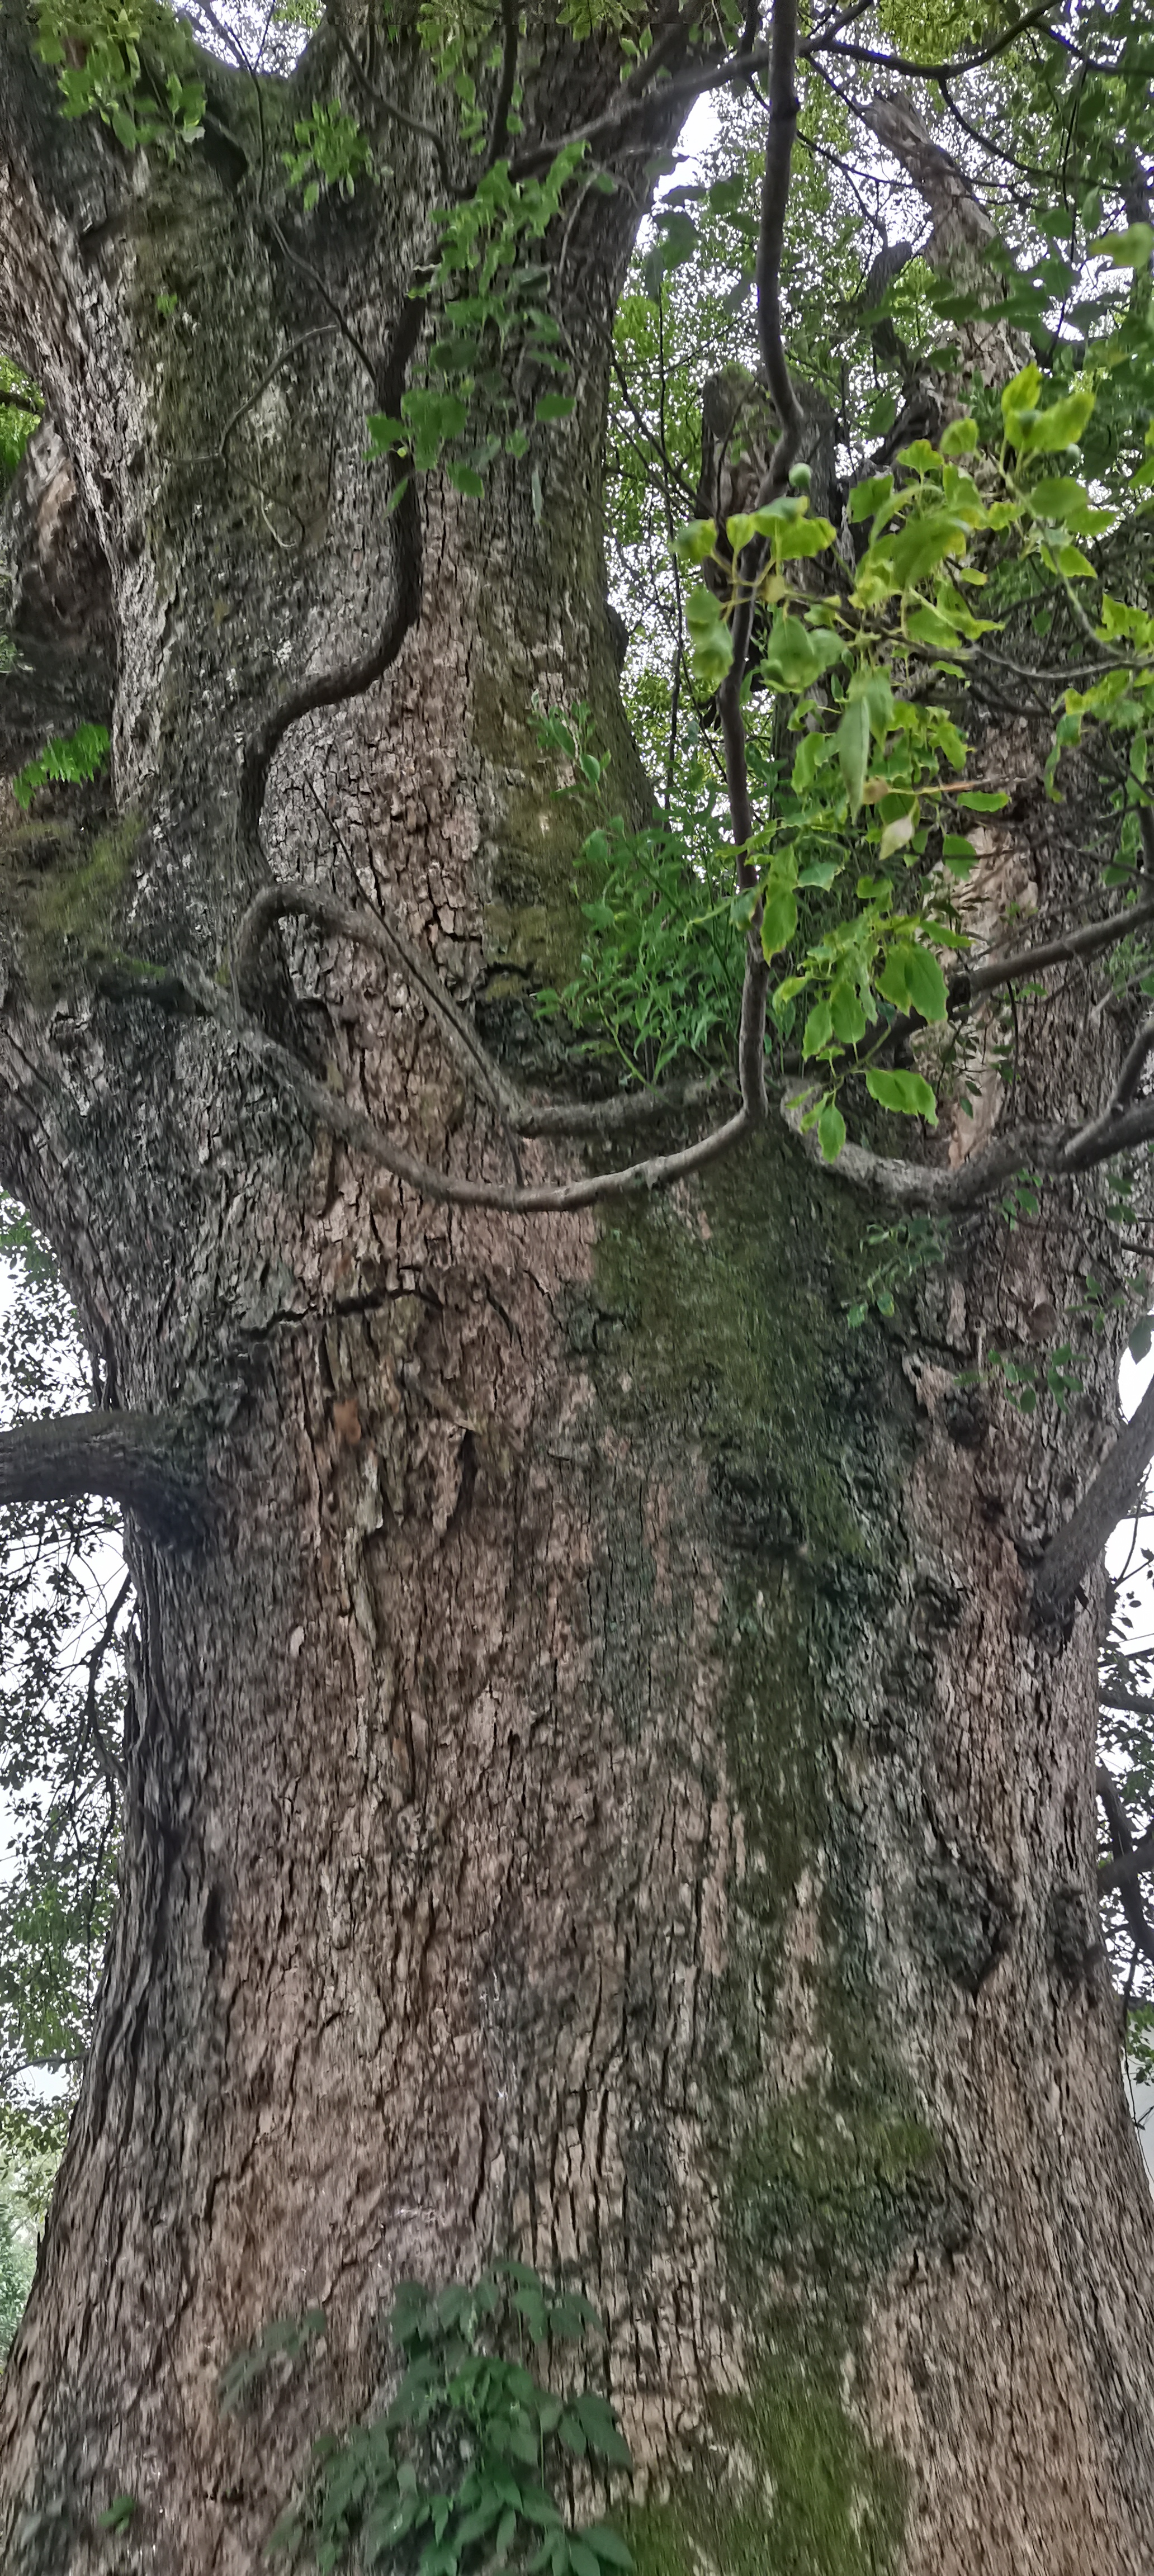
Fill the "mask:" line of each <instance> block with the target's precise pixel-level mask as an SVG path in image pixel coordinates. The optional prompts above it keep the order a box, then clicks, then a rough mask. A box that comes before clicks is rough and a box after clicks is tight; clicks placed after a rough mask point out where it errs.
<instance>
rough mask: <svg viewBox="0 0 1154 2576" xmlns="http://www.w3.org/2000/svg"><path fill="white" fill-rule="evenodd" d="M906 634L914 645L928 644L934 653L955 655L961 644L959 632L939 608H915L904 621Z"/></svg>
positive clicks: (951, 620) (950, 619)
mask: <svg viewBox="0 0 1154 2576" xmlns="http://www.w3.org/2000/svg"><path fill="white" fill-rule="evenodd" d="M906 633H907V635H912V637H913V639H914V642H915V644H928V645H930V647H931V648H932V650H933V651H934V652H935V653H956V652H957V651H958V650H959V647H960V645H961V643H962V633H961V630H960V629H959V628H958V627H957V626H956V625H955V624H954V621H953V619H952V618H951V617H947V616H944V615H943V613H942V611H941V609H940V608H915V609H912V610H911V611H910V614H909V616H908V617H907V619H906Z"/></svg>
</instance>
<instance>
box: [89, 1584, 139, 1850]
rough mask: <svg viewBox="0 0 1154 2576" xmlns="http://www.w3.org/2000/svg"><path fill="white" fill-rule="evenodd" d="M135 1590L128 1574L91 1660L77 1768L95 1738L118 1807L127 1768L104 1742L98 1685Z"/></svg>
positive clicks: (101, 1764) (104, 1772)
mask: <svg viewBox="0 0 1154 2576" xmlns="http://www.w3.org/2000/svg"><path fill="white" fill-rule="evenodd" d="M131 1590H132V1576H131V1575H130V1574H126V1575H125V1578H124V1581H123V1583H122V1584H121V1587H120V1590H119V1592H118V1593H117V1595H116V1599H115V1601H114V1602H113V1604H112V1608H111V1610H110V1611H109V1613H108V1616H107V1618H106V1620H105V1622H104V1626H103V1628H102V1629H101V1632H100V1635H99V1637H98V1638H97V1641H96V1644H95V1646H94V1647H93V1648H92V1651H91V1653H90V1654H89V1656H88V1657H87V1663H88V1686H87V1689H86V1691H85V1695H84V1733H83V1735H82V1737H81V1740H80V1752H79V1755H78V1757H77V1767H79V1763H80V1761H82V1760H83V1757H84V1750H85V1746H86V1745H87V1743H88V1739H89V1737H90V1736H91V1738H92V1741H93V1743H94V1744H95V1746H96V1754H97V1760H98V1761H99V1764H100V1768H101V1770H102V1772H103V1774H104V1783H105V1787H106V1788H107V1790H108V1793H109V1797H110V1798H111V1800H112V1802H113V1806H114V1807H115V1806H116V1804H117V1802H118V1801H119V1799H120V1798H121V1797H123V1794H124V1765H123V1763H122V1762H118V1761H117V1759H116V1756H115V1754H113V1753H110V1752H109V1749H108V1746H107V1745H106V1743H105V1741H104V1732H103V1729H102V1727H101V1724H100V1719H99V1717H98V1715H97V1711H96V1685H97V1682H98V1680H99V1678H100V1667H101V1665H102V1663H103V1661H104V1658H105V1656H106V1654H107V1653H108V1649H109V1647H110V1645H111V1644H112V1640H113V1638H114V1636H115V1634H116V1622H117V1620H118V1619H119V1617H120V1613H121V1611H122V1610H123V1608H124V1604H125V1602H126V1601H127V1599H128V1596H129V1593H130V1592H131Z"/></svg>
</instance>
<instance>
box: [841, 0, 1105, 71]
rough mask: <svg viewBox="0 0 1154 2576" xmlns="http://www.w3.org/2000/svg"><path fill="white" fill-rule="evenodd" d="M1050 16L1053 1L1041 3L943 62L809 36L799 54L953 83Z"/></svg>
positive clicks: (976, 69)
mask: <svg viewBox="0 0 1154 2576" xmlns="http://www.w3.org/2000/svg"><path fill="white" fill-rule="evenodd" d="M1053 16H1054V0H1043V5H1042V7H1041V8H1038V9H1030V10H1028V11H1027V13H1026V16H1025V17H1024V18H1015V19H1014V21H1013V24H1012V25H1011V26H1009V27H1005V28H1003V30H1002V33H1001V35H1000V36H994V37H992V38H991V40H990V43H989V44H988V45H982V46H980V47H978V48H977V49H976V50H975V51H974V52H972V53H968V54H954V55H952V56H951V57H950V58H949V60H948V61H945V62H936V63H921V62H916V61H914V59H913V58H912V56H911V55H909V54H880V53H878V51H877V50H876V48H875V47H874V46H873V45H855V44H851V43H848V42H846V40H845V39H844V38H842V37H840V36H822V35H820V34H818V35H816V36H811V37H810V40H809V43H808V44H806V45H802V46H801V47H800V51H801V52H802V53H803V54H820V53H825V52H829V53H831V54H841V55H842V56H843V57H844V58H846V59H847V60H849V61H851V62H855V63H871V64H872V65H873V66H874V69H875V70H877V71H882V72H901V73H902V75H903V77H904V78H906V79H907V80H932V81H941V80H943V79H945V80H954V79H956V78H957V76H958V74H959V72H976V71H979V70H980V69H981V66H982V64H983V63H992V62H995V61H996V60H997V57H998V55H999V54H1004V53H1005V52H1006V51H1007V49H1008V47H1009V46H1010V45H1012V44H1014V43H1015V42H1016V40H1017V38H1018V37H1019V36H1024V35H1026V34H1027V32H1028V30H1029V29H1030V28H1031V27H1041V26H1042V25H1043V22H1044V21H1045V20H1046V19H1047V18H1052V17H1053ZM1045 32H1046V34H1047V35H1048V36H1053V35H1054V30H1053V28H1052V27H1047V28H1046V31H1045ZM1057 41H1058V40H1057V38H1055V42H1057Z"/></svg>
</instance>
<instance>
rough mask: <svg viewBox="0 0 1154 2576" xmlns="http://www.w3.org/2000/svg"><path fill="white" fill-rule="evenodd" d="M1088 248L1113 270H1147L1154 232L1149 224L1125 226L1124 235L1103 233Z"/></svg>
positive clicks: (1153, 246) (1152, 252)
mask: <svg viewBox="0 0 1154 2576" xmlns="http://www.w3.org/2000/svg"><path fill="white" fill-rule="evenodd" d="M1090 248H1091V250H1092V251H1095V252H1096V253H1097V254H1098V256H1099V258H1101V259H1108V260H1109V261H1110V264H1111V266H1112V267H1113V268H1149V266H1150V263H1151V259H1152V258H1154V230H1152V229H1151V226H1150V225H1149V224H1142V223H1134V224H1127V226H1126V230H1125V232H1124V233H1103V234H1102V236H1101V238H1100V239H1099V240H1098V241H1094V242H1091V244H1090Z"/></svg>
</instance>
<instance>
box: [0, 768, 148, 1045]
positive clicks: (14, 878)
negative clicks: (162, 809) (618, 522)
mask: <svg viewBox="0 0 1154 2576" xmlns="http://www.w3.org/2000/svg"><path fill="white" fill-rule="evenodd" d="M142 830H143V825H142V823H141V821H140V818H139V816H138V815H135V814H123V815H121V816H120V817H119V819H118V820H117V821H116V822H113V823H110V824H108V825H106V827H105V829H104V830H103V831H102V832H98V833H96V834H95V835H94V836H93V838H92V839H91V840H85V839H84V838H83V837H82V836H81V834H80V833H79V832H77V831H75V830H73V829H71V828H69V827H67V826H64V827H61V826H59V825H56V824H51V825H40V824H26V825H24V826H18V827H17V828H16V829H15V830H13V831H11V832H9V833H6V834H5V837H4V842H3V846H2V849H0V859H2V860H3V863H4V871H5V877H6V880H7V886H6V892H7V901H8V906H9V908H10V911H11V914H12V916H13V918H14V920H15V922H16V923H17V925H18V928H19V936H20V952H21V958H22V963H23V967H24V972H25V975H26V977H27V981H28V987H29V990H30V992H32V994H33V995H34V997H35V998H37V999H41V1000H46V999H48V998H50V997H51V995H52V994H53V993H55V992H58V991H60V990H61V989H62V988H63V987H64V986H65V985H66V984H67V983H68V982H69V981H70V980H72V979H73V978H74V977H75V976H76V975H78V974H79V975H83V973H84V971H85V970H86V968H87V967H88V966H90V965H91V964H92V963H93V961H94V960H96V959H98V958H104V957H107V956H108V955H109V953H110V952H111V951H112V950H113V949H114V947H115V944H116V930H117V925H118V921H119V916H120V908H121V904H122V901H123V897H124V893H125V890H126V887H127V885H128V882H129V879H130V877H131V874H132V868H133V862H134V859H135V856H136V852H137V849H138V847H139V844H140V836H141V832H142Z"/></svg>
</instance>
